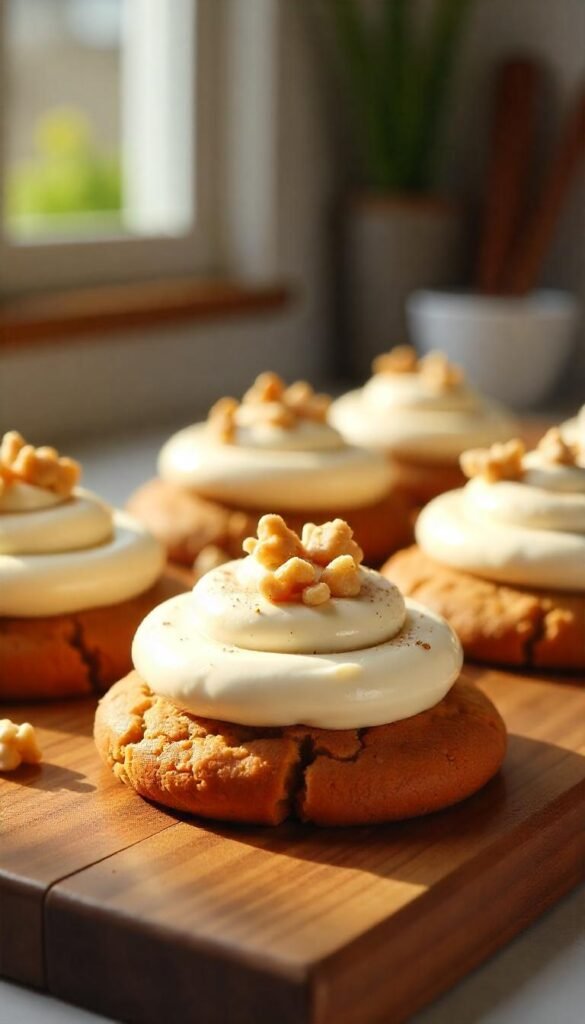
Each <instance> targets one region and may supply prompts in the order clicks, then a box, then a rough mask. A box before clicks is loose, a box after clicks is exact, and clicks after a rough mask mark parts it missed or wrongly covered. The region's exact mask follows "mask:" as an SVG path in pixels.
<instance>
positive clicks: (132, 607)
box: [0, 571, 187, 701]
mask: <svg viewBox="0 0 585 1024" xmlns="http://www.w3.org/2000/svg"><path fill="white" fill-rule="evenodd" d="M186 589H187V586H186V585H185V584H184V582H183V580H182V579H181V574H180V572H177V573H175V572H174V571H170V572H167V573H166V574H165V575H164V576H162V577H161V579H160V580H158V582H157V583H156V584H155V585H154V586H153V587H151V588H150V590H147V591H146V592H145V593H143V594H139V595H138V596H137V597H133V598H131V599H130V600H129V601H123V602H122V603H121V604H117V605H110V606H109V607H107V608H91V609H88V610H87V611H81V612H75V613H71V614H68V615H53V616H50V617H45V618H31V619H22V618H9V617H6V618H1V617H0V700H18V701H26V700H50V699H57V698H61V697H75V696H83V695H86V694H89V693H93V692H96V691H97V692H100V693H101V692H103V691H104V690H105V689H107V687H108V686H110V685H111V683H113V682H115V680H116V679H119V678H120V676H121V675H124V674H125V673H126V672H128V671H129V670H130V668H131V658H130V648H131V645H132V639H133V636H134V633H135V632H136V629H137V628H138V626H139V624H140V622H141V621H142V619H143V618H144V616H145V615H146V614H147V613H148V612H149V611H151V609H152V608H154V607H155V606H156V605H157V604H160V603H161V602H162V601H166V600H167V598H169V597H174V595H175V594H181V593H183V591H185V590H186Z"/></svg>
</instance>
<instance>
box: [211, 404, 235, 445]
mask: <svg viewBox="0 0 585 1024" xmlns="http://www.w3.org/2000/svg"><path fill="white" fill-rule="evenodd" d="M237 408H238V402H237V400H236V399H235V398H227V397H226V398H220V399H219V401H217V402H216V403H215V405H212V406H211V409H210V410H209V415H208V417H207V421H208V423H209V426H210V428H211V430H212V432H213V433H214V434H215V435H216V437H217V438H218V439H219V440H220V441H223V443H224V444H231V443H232V441H233V440H234V437H235V433H236V419H235V416H236V410H237Z"/></svg>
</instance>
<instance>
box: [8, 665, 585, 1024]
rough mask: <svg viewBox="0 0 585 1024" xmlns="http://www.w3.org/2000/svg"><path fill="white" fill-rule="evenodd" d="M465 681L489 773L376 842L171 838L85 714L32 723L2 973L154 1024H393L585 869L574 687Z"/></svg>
mask: <svg viewBox="0 0 585 1024" xmlns="http://www.w3.org/2000/svg"><path fill="white" fill-rule="evenodd" d="M470 672H472V674H473V675H474V676H475V677H476V679H477V680H478V682H479V685H481V687H482V689H484V690H485V691H486V692H487V693H488V694H489V695H490V696H491V697H492V699H494V700H495V702H496V703H497V705H498V706H499V708H500V710H501V711H502V713H503V714H504V717H505V718H506V720H507V723H508V726H509V729H510V749H509V754H508V757H507V760H506V764H505V767H504V770H503V771H502V773H501V775H500V776H499V777H498V778H496V779H494V780H493V782H492V783H490V785H488V786H487V787H486V788H485V790H483V791H482V792H481V793H480V794H478V795H477V796H476V797H473V798H472V799H470V800H468V801H467V802H466V803H464V804H461V805H460V806H459V807H455V808H452V809H451V810H448V811H445V812H442V813H440V814H436V815H433V816H431V817H429V818H426V819H420V820H418V821H412V822H405V823H401V824H394V825H391V826H386V827H381V828H380V827H378V828H359V829H346V830H343V829H329V830H325V829H316V828H310V827H306V826H302V825H300V824H292V823H286V824H285V825H283V826H281V827H279V828H278V829H263V828H236V827H233V826H232V827H228V826H222V825H217V826H213V825H209V824H207V825H205V826H202V825H200V824H199V823H197V822H196V821H195V820H186V819H184V820H182V819H181V818H180V816H174V815H171V814H168V813H167V812H164V811H162V810H159V809H157V808H154V807H152V806H151V805H149V804H147V803H145V801H143V800H141V799H140V798H139V797H138V796H136V795H135V794H134V793H133V792H131V791H129V790H127V789H125V788H124V787H123V786H122V785H120V784H119V783H117V782H116V781H115V780H114V779H113V777H112V776H111V775H110V773H109V772H108V771H106V770H105V769H103V768H101V766H100V765H99V763H98V760H97V757H96V754H95V752H94V749H93V744H92V741H91V739H90V737H89V730H90V723H91V714H92V706H91V702H78V703H71V704H68V705H61V706H55V705H53V706H51V707H46V708H40V707H39V708H34V709H33V708H31V707H30V706H29V707H28V708H27V709H26V711H27V717H28V718H30V719H32V720H33V721H34V722H35V724H42V732H41V739H42V742H43V743H44V748H45V758H46V762H45V763H44V764H43V765H42V766H41V767H40V768H34V769H31V768H23V769H20V770H19V771H18V772H17V773H15V775H14V776H13V777H12V778H9V777H6V779H5V780H2V782H0V807H1V814H2V842H1V844H0V879H1V884H0V900H1V902H0V920H1V922H2V923H1V925H0V963H1V970H2V972H3V973H5V974H6V975H8V976H11V977H17V978H19V980H23V981H25V982H27V983H28V984H36V985H42V984H43V983H44V984H46V986H47V987H48V989H49V990H50V991H52V992H54V993H55V994H56V995H59V996H61V997H62V998H65V999H68V1000H70V1001H71V1002H75V1003H79V1004H80V1005H84V1006H87V1007H89V1008H91V1009H94V1010H97V1011H101V1012H102V1013H105V1014H108V1015H110V1016H113V1017H116V1018H118V1019H123V1020H132V1021H144V1022H151V1021H152V1022H155V1021H156V1022H157V1024H158V1022H160V1021H161V1020H163V1019H168V1020H178V1019H182V1018H184V1019H186V1020H191V1019H193V1016H194V1013H195V1012H196V1019H197V1020H198V1021H199V1022H201V1024H208V1022H212V1024H219V1022H225V1021H229V1022H230V1024H240V1022H242V1024H244V1022H246V1024H248V1022H254V1024H259V1022H262V1021H269V1022H272V1021H278V1022H283V1024H287V1022H289V1021H290V1022H291V1024H292V1022H295V1024H297V1022H298V1024H301V1022H302V1024H329V1022H333V1021H335V1022H339V1024H368V1022H378V1021H380V1022H381V1021H384V1022H385V1024H388V1022H389V1021H392V1022H394V1021H400V1020H404V1019H406V1018H407V1017H408V1016H409V1015H410V1014H411V1013H413V1012H414V1011H415V1010H416V1009H417V1008H419V1007H420V1006H422V1005H424V1004H425V1003H426V1002H428V1001H429V1000H430V999H432V998H433V997H434V996H436V995H437V994H438V993H439V992H440V991H442V990H443V989H445V988H447V987H449V986H450V985H451V984H453V983H454V982H455V981H456V980H457V978H459V977H461V976H462V975H463V974H464V973H466V972H467V971H469V970H470V969H472V968H473V967H474V966H475V965H476V964H478V963H479V962H480V961H481V960H482V959H484V958H485V957H486V956H488V955H489V954H490V953H491V952H493V951H494V950H495V949H496V948H497V947H498V946H499V945H501V944H502V943H504V942H506V941H507V940H508V939H509V938H511V937H512V935H514V934H515V933H516V932H517V931H519V930H520V929H521V928H523V927H524V926H525V925H526V924H528V923H529V922H530V921H531V920H532V919H533V918H534V917H535V916H536V915H537V914H539V913H540V912H541V911H542V910H543V909H544V908H545V907H546V906H548V905H549V904H550V903H552V902H553V901H554V900H555V899H557V898H558V897H559V896H560V895H561V894H562V893H564V892H565V891H567V889H569V888H570V887H571V886H572V885H574V884H575V883H576V882H577V881H578V879H579V878H580V877H582V875H583V871H584V863H585V848H584V844H585V800H584V797H585V756H584V755H585V689H584V688H583V687H579V686H578V685H576V684H574V683H571V682H570V681H569V680H566V681H563V682H559V681H554V680H552V679H549V678H545V677H543V676H533V677H520V676H518V675H512V674H508V673H503V672H495V671H485V670H480V669H474V670H470ZM22 710H23V709H13V708H10V709H7V711H8V713H9V714H10V716H11V717H14V718H16V719H22V718H23V717H24V714H22V713H19V712H21V711H22ZM5 713H6V710H4V711H3V714H5ZM43 958H44V962H45V965H46V974H43V970H42V967H43Z"/></svg>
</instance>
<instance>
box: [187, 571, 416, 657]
mask: <svg viewBox="0 0 585 1024" xmlns="http://www.w3.org/2000/svg"><path fill="white" fill-rule="evenodd" d="M264 572H265V570H263V568H262V566H260V565H259V563H258V562H257V561H256V559H254V558H244V559H241V560H239V561H237V562H229V563H228V564H227V565H225V566H221V567H220V568H218V569H216V570H215V572H210V573H207V574H206V575H205V576H203V577H202V579H201V580H200V581H199V583H198V584H197V586H196V587H195V589H194V591H193V601H194V605H195V608H196V611H197V621H198V623H199V625H200V628H201V630H202V632H203V633H205V635H206V636H208V637H209V638H210V639H212V640H217V641H218V642H219V643H229V644H234V645H235V646H236V647H245V648H247V649H249V650H255V651H276V652H278V651H291V652H294V653H295V654H321V653H324V652H328V651H332V650H335V651H354V650H357V649H359V648H362V647H371V646H373V645H374V644H377V643H384V641H386V640H388V639H390V638H391V637H392V636H394V635H395V634H396V633H398V631H399V630H400V629H401V628H402V626H403V625H404V617H405V614H406V612H405V608H404V599H403V597H402V594H401V593H400V591H399V590H398V588H397V587H395V586H394V584H392V583H390V582H389V581H388V580H385V579H384V578H382V577H380V575H379V573H377V572H373V571H372V570H371V569H365V568H363V567H361V568H360V570H359V573H360V583H361V590H360V596H359V600H357V599H356V600H349V599H348V598H331V600H329V601H327V602H326V603H325V604H324V605H323V607H322V608H321V611H320V614H316V613H315V609H314V608H308V607H307V606H306V605H303V604H299V605H297V604H273V603H272V602H271V601H266V600H260V599H259V597H258V582H259V579H260V576H261V575H262V574H263V573H264Z"/></svg>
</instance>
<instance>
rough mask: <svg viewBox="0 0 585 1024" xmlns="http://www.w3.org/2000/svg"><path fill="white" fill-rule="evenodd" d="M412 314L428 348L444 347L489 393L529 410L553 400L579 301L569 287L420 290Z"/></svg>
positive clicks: (416, 334)
mask: <svg viewBox="0 0 585 1024" xmlns="http://www.w3.org/2000/svg"><path fill="white" fill-rule="evenodd" d="M407 315H408V322H409V327H410V332H411V336H412V338H413V340H414V343H415V345H416V347H417V348H418V349H419V350H420V351H421V352H429V351H431V350H432V349H440V350H441V351H442V352H445V354H446V355H447V356H448V357H449V359H451V360H452V361H453V362H454V363H459V364H460V365H461V366H463V368H464V369H465V371H466V374H467V376H468V377H469V380H470V381H471V382H472V383H473V385H474V386H475V387H476V388H477V389H478V390H479V391H481V392H482V393H483V394H485V395H490V396H492V397H493V398H497V399H499V400H500V401H501V402H504V403H505V404H507V405H511V406H513V407H515V408H517V409H522V408H529V407H530V406H533V405H536V404H537V403H538V402H540V401H542V399H543V398H546V397H547V395H549V394H550V392H551V391H552V388H553V387H554V385H555V383H556V382H557V380H558V378H559V376H560V373H561V371H562V370H563V368H564V366H565V365H566V362H567V359H568V356H569V353H570V351H571V347H572V344H573V339H574V335H575V329H576V326H577V323H578V320H579V304H578V302H577V300H576V299H575V298H574V296H572V295H570V294H569V293H568V292H561V291H553V290H548V289H543V290H542V291H536V292H532V293H531V294H530V295H527V296H525V297H522V298H513V297H509V296H484V295H475V294H473V293H471V292H467V293H466V292H440V291H417V292H414V293H413V294H412V295H411V296H410V298H409V299H408V302H407Z"/></svg>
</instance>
